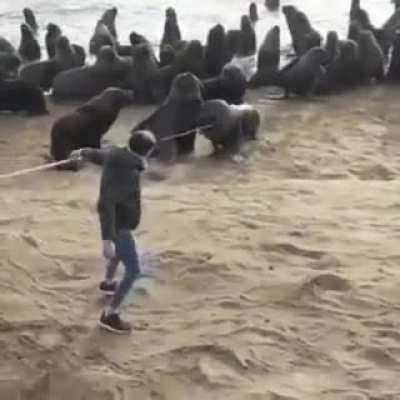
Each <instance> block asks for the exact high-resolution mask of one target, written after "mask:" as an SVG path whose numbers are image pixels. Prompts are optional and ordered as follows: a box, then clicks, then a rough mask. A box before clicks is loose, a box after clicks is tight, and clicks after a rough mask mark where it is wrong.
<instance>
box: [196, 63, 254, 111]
mask: <svg viewBox="0 0 400 400" xmlns="http://www.w3.org/2000/svg"><path fill="white" fill-rule="evenodd" d="M246 89H247V81H246V77H245V76H244V74H243V72H242V70H241V69H240V68H238V67H235V66H230V65H227V66H225V67H224V68H223V70H222V72H221V74H220V75H219V76H217V77H215V78H210V79H205V80H203V81H202V93H203V96H204V99H205V100H214V99H222V100H225V101H226V102H227V103H229V104H242V103H243V98H244V95H245V94H246Z"/></svg>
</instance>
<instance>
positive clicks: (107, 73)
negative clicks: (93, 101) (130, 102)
mask: <svg viewBox="0 0 400 400" xmlns="http://www.w3.org/2000/svg"><path fill="white" fill-rule="evenodd" d="M129 70H130V64H129V63H128V62H126V61H124V60H122V59H120V58H119V57H118V56H117V54H116V52H115V50H114V49H113V48H112V47H110V46H105V47H102V48H101V49H100V51H99V53H98V55H97V60H96V63H95V64H94V65H91V66H83V67H79V68H73V69H70V70H68V71H63V72H61V73H59V74H58V75H57V76H56V78H55V79H54V82H53V97H54V99H55V100H74V99H75V100H77V99H87V98H90V97H93V96H96V95H98V94H99V93H101V92H102V91H103V90H105V89H107V88H109V87H124V85H125V82H126V80H127V77H128V73H129Z"/></svg>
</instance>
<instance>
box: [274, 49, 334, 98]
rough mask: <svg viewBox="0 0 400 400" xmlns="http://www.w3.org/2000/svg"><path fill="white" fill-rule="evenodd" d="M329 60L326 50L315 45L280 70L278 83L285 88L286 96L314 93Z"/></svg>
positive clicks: (322, 77)
mask: <svg viewBox="0 0 400 400" xmlns="http://www.w3.org/2000/svg"><path fill="white" fill-rule="evenodd" d="M327 60H328V54H327V52H326V50H325V49H324V48H322V47H314V48H312V49H310V50H308V51H307V52H306V53H305V54H304V55H302V56H301V57H300V58H297V59H295V60H293V61H292V62H290V63H289V64H288V65H286V66H285V67H284V68H283V69H282V70H281V71H279V73H278V79H277V82H276V84H277V85H278V86H281V87H283V88H284V89H285V98H288V97H289V95H290V93H294V94H296V95H299V96H308V95H309V94H311V93H313V92H314V90H315V88H316V87H317V85H318V83H319V82H320V81H321V80H323V79H324V76H325V74H326V70H325V68H324V67H323V64H325V63H326V62H327Z"/></svg>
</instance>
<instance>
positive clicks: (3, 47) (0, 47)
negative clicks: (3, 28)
mask: <svg viewBox="0 0 400 400" xmlns="http://www.w3.org/2000/svg"><path fill="white" fill-rule="evenodd" d="M0 51H1V52H2V53H9V54H15V53H16V49H15V47H14V46H13V45H12V44H11V43H10V42H9V41H8V40H7V39H6V38H4V37H2V36H0Z"/></svg>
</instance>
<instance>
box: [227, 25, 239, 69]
mask: <svg viewBox="0 0 400 400" xmlns="http://www.w3.org/2000/svg"><path fill="white" fill-rule="evenodd" d="M241 40H242V31H241V30H240V29H230V30H229V31H228V32H227V33H226V45H227V48H228V56H227V58H228V61H230V60H232V58H233V57H234V56H235V55H236V54H239V52H240V46H241Z"/></svg>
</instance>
